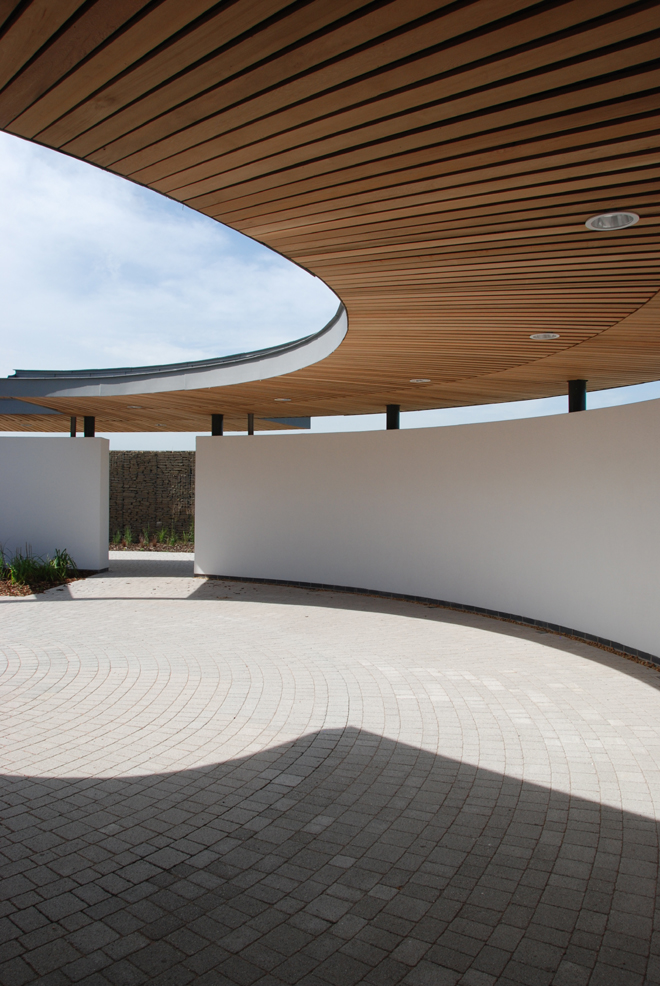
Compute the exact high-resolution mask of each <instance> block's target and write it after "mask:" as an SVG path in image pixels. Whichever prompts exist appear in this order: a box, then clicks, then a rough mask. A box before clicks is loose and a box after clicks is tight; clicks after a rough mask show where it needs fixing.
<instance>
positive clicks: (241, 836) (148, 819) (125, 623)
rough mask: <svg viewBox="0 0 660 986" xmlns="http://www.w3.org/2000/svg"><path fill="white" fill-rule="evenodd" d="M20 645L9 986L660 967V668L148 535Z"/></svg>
mask: <svg viewBox="0 0 660 986" xmlns="http://www.w3.org/2000/svg"><path fill="white" fill-rule="evenodd" d="M0 655H2V657H3V660H4V664H5V667H4V669H3V670H4V674H3V677H2V679H1V681H2V710H3V717H2V723H3V725H2V734H3V740H4V744H3V753H2V793H1V796H2V803H3V808H2V823H3V825H2V829H1V832H0V835H1V844H0V853H1V854H2V855H1V857H0V858H1V860H2V874H3V877H4V880H3V883H2V892H1V894H0V898H1V899H0V907H1V910H0V939H1V941H2V959H1V964H0V983H1V984H3V986H23V984H27V983H39V984H43V986H68V984H70V983H84V984H89V986H108V984H110V986H133V984H136V986H137V984H140V983H146V982H149V983H159V984H171V986H184V984H186V983H196V984H197V983H198V984H202V986H211V984H228V986H253V984H255V986H256V984H259V986H279V984H305V986H353V984H357V983H368V984H371V986H395V984H398V983H402V984H405V986H457V984H461V986H491V984H494V983H500V984H517V986H520V984H524V986H537V984H538V986H545V984H548V986H549V984H553V986H555V984H556V986H587V984H588V986H642V984H646V983H660V961H659V956H660V937H657V936H658V931H657V930H656V931H655V933H654V923H655V915H656V904H655V901H656V890H657V864H658V824H657V820H658V812H659V808H660V772H659V765H660V742H659V734H660V691H659V686H660V673H658V672H656V671H654V670H652V669H649V668H646V667H644V666H642V665H639V664H635V663H633V662H631V661H627V660H625V659H623V658H620V657H617V656H615V655H611V654H608V653H605V652H603V651H600V650H597V649H595V648H592V647H589V646H587V645H585V644H581V643H576V642H574V641H571V640H568V639H565V638H562V637H558V636H554V635H552V634H549V633H542V632H539V631H535V630H532V629H525V628H521V627H517V626H515V625H512V624H507V623H503V622H498V621H495V620H490V619H486V618H481V617H476V616H466V615H465V614H461V613H452V612H449V611H447V610H443V609H440V608H436V607H432V606H423V605H413V604H408V603H403V602H393V601H388V600H382V599H378V598H372V597H359V596H352V595H348V594H342V593H331V592H316V591H308V590H300V589H291V588H284V587H277V586H257V585H251V584H242V583H229V582H218V581H205V580H202V579H195V578H194V577H193V576H192V562H191V561H190V560H189V559H188V558H185V557H184V558H181V557H172V556H171V555H156V556H153V555H152V556H149V557H148V558H147V559H146V560H145V559H144V556H142V558H140V557H139V556H136V554H135V553H125V554H123V555H120V556H119V557H117V556H113V559H112V562H111V570H110V572H109V573H105V574H102V575H100V576H96V577H94V578H91V579H88V580H86V581H82V582H77V583H74V584H72V585H71V586H69V587H66V588H63V589H55V590H51V591H49V592H48V593H45V594H44V595H42V596H38V597H25V598H5V599H3V600H2V602H1V603H0ZM654 934H655V937H654Z"/></svg>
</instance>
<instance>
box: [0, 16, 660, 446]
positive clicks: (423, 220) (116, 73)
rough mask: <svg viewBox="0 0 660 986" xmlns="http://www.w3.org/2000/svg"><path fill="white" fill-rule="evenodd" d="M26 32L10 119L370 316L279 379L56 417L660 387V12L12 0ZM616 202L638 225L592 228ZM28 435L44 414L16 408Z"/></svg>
mask: <svg viewBox="0 0 660 986" xmlns="http://www.w3.org/2000/svg"><path fill="white" fill-rule="evenodd" d="M3 16H6V17H7V18H8V19H7V20H6V23H5V27H4V30H1V29H0V87H2V86H4V88H0V125H2V126H4V128H5V129H6V130H9V131H10V132H12V133H16V134H19V135H21V136H24V137H26V138H29V139H36V140H38V141H39V142H40V143H43V144H45V145H47V146H52V147H56V148H61V149H63V150H65V151H66V152H67V153H70V154H73V155H75V156H77V157H81V158H83V159H86V160H88V161H90V162H91V163H94V164H97V165H100V166H102V167H105V168H108V169H109V170H111V171H113V172H115V173H117V174H120V175H124V176H126V177H130V178H131V179H132V180H134V181H137V182H139V183H141V184H144V185H147V186H149V187H151V188H154V189H155V190H157V191H161V192H163V193H165V194H167V195H169V196H170V197H172V198H173V199H175V200H177V201H182V202H185V203H187V204H188V205H189V206H191V207H192V208H195V209H197V210H199V211H201V212H204V213H206V214H207V215H209V216H211V217H212V218H215V219H220V220H221V221H225V222H227V223H229V224H230V225H232V226H234V227H235V228H237V229H239V230H241V231H243V232H245V233H247V234H248V235H252V236H254V237H257V238H258V239H259V240H260V241H261V242H263V243H265V244H267V245H270V246H272V247H274V248H275V249H277V250H279V251H280V252H282V253H284V254H285V255H287V256H290V257H292V259H294V260H296V261H298V262H299V263H302V264H303V265H304V266H305V267H307V268H308V269H310V270H312V271H313V272H314V273H316V274H318V275H319V276H322V277H323V278H324V279H325V280H326V281H327V282H328V283H329V284H330V286H331V287H333V288H334V289H335V291H337V293H338V294H339V295H340V296H341V297H342V299H343V300H344V302H345V303H346V305H347V308H348V313H349V319H350V326H349V333H348V335H347V337H346V338H345V340H344V342H343V343H342V344H341V345H340V347H339V348H338V349H337V350H336V351H335V352H334V353H333V354H332V355H331V356H329V357H327V358H326V359H324V360H322V361H321V362H319V363H317V364H314V365H312V366H309V367H307V368H305V369H303V370H299V371H296V372H295V373H291V374H288V375H286V376H284V377H279V378H273V379H270V380H261V381H253V382H252V383H246V384H241V385H233V386H229V387H222V388H215V389H213V388H210V389H209V388H207V389H204V390H196V391H195V390H186V391H181V392H173V393H172V392H169V393H160V394H157V393H156V394H147V395H140V398H139V400H137V399H136V397H135V396H134V395H133V396H131V397H130V398H128V397H127V398H118V397H105V398H100V397H97V398H92V397H90V398H85V399H84V400H83V399H82V398H80V399H76V400H73V399H72V398H67V399H64V398H60V399H56V398H53V399H52V400H51V399H49V401H48V406H52V407H53V408H54V409H55V410H58V411H60V412H61V416H56V415H51V416H49V417H48V427H49V428H52V429H53V430H66V428H68V417H67V416H68V415H69V414H73V413H75V414H78V415H82V414H94V415H95V416H96V418H97V429H98V430H99V431H104V430H105V431H111V430H133V431H139V430H158V429H159V428H162V429H165V430H208V416H209V414H211V413H214V412H218V411H221V412H223V413H224V414H225V416H226V418H225V425H226V427H227V428H228V429H232V428H234V427H235V428H241V429H244V428H245V427H246V414H247V413H248V412H250V413H255V414H256V415H257V418H258V419H263V418H268V417H278V416H282V415H289V416H294V417H297V416H303V415H308V414H344V413H371V412H374V411H379V410H382V409H383V408H384V406H385V404H387V403H399V404H401V406H402V408H403V409H409V410H413V409H422V408H425V407H444V406H452V405H455V404H461V403H479V402H485V401H493V400H516V399H521V398H531V397H545V396H550V395H552V394H556V393H563V392H565V388H566V381H567V380H568V379H573V378H576V377H584V378H586V379H588V380H589V388H590V389H598V388H599V387H610V386H616V385H621V384H626V383H635V382H640V381H642V380H649V379H657V378H660V294H658V292H659V291H660V256H659V253H658V246H659V244H660V193H659V192H658V185H657V182H658V178H659V177H660V147H659V143H660V142H659V140H658V130H659V127H660V112H659V110H660V69H658V62H657V50H658V44H659V43H660V3H658V2H636V3H626V2H623V0H561V2H559V0H545V2H541V3H531V2H529V0H458V2H446V0H445V2H443V0H405V2H404V0H376V2H370V3H366V2H364V0H335V2H333V3H332V4H330V3H327V2H326V0H308V2H294V3H291V2H288V0H250V3H244V2H240V0H239V2H235V3H231V2H229V3H214V2H212V0H190V2H188V3H186V4H181V3H180V2H178V0H160V2H158V0H154V2H150V3H147V2H146V0H95V2H87V3H84V4H83V3H80V2H74V0H59V2H58V3H57V4H52V3H51V2H50V0H32V2H31V3H29V4H27V5H24V6H19V7H16V6H15V5H14V4H12V3H11V2H5V3H4V4H3V2H2V0H0V24H1V23H3ZM3 73H4V74H3ZM615 208H623V209H628V210H633V211H636V212H638V213H639V215H640V216H641V220H640V222H639V223H638V224H637V225H635V226H633V227H631V228H630V229H626V230H622V231H619V232H615V233H593V232H591V231H588V230H587V229H586V228H585V226H584V223H585V220H586V219H587V218H588V217H589V216H590V215H594V214H598V213H600V212H606V211H611V209H615ZM310 328H313V327H310ZM539 331H553V332H557V333H558V334H559V338H558V339H556V340H548V341H545V342H535V341H533V340H531V339H530V335H531V334H532V333H534V332H539ZM246 348H249V344H248V346H246ZM417 377H423V378H426V377H429V378H430V379H431V382H430V383H429V384H424V385H413V384H412V383H411V380H412V379H413V378H417ZM278 398H288V399H289V400H288V401H287V402H286V403H282V402H281V401H279V402H278V400H277V399H278ZM136 400H137V403H139V404H140V405H141V408H139V409H135V408H131V407H130V406H129V405H131V404H133V403H134V402H136ZM1 409H2V408H1V402H0V411H1ZM17 427H18V428H25V429H26V430H41V429H42V428H43V427H44V416H38V415H27V414H26V415H20V416H13V415H2V414H0V429H1V428H11V429H12V430H15V429H16V428H17ZM260 427H268V428H276V427H278V426H277V425H276V424H274V423H270V424H267V425H266V424H263V422H261V423H260Z"/></svg>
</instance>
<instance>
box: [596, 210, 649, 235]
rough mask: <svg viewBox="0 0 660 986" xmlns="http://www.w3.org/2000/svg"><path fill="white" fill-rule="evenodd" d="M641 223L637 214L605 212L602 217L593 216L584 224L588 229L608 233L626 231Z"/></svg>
mask: <svg viewBox="0 0 660 986" xmlns="http://www.w3.org/2000/svg"><path fill="white" fill-rule="evenodd" d="M638 222H639V216H638V215H637V213H636V212H603V213H602V214H601V215H600V216H592V217H591V219H587V221H586V223H585V224H584V225H585V226H586V227H587V229H595V230H596V231H598V230H605V231H606V232H607V231H608V230H609V231H612V230H616V229H625V228H626V226H634V225H635V223H638Z"/></svg>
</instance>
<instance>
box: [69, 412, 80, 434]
mask: <svg viewBox="0 0 660 986" xmlns="http://www.w3.org/2000/svg"><path fill="white" fill-rule="evenodd" d="M69 420H70V422H71V430H70V431H69V434H70V435H71V437H72V438H75V437H76V430H77V429H76V425H77V423H78V419H77V418H76V417H75V416H74V415H71V418H70V419H69Z"/></svg>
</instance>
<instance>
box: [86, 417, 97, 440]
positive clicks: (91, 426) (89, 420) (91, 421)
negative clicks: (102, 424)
mask: <svg viewBox="0 0 660 986" xmlns="http://www.w3.org/2000/svg"><path fill="white" fill-rule="evenodd" d="M95 432H96V418H94V417H91V416H89V417H88V416H87V415H85V417H84V418H83V435H84V436H85V438H94V434H95Z"/></svg>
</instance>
